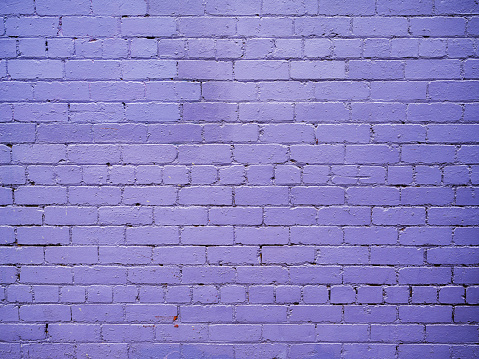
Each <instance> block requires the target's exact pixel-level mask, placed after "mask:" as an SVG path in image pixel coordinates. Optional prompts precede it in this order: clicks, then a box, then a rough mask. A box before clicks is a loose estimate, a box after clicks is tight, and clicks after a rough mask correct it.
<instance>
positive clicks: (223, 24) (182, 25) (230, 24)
mask: <svg viewBox="0 0 479 359" xmlns="http://www.w3.org/2000/svg"><path fill="white" fill-rule="evenodd" d="M235 30H236V26H235V19H233V18H229V17H196V18H195V17H184V18H181V19H180V20H179V32H180V34H182V35H184V36H187V37H208V36H217V35H221V36H228V35H234V34H235Z"/></svg>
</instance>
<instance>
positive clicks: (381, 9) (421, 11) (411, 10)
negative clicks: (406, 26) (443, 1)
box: [377, 0, 434, 15]
mask: <svg viewBox="0 0 479 359" xmlns="http://www.w3.org/2000/svg"><path fill="white" fill-rule="evenodd" d="M433 3H434V2H433V1H432V0H421V1H417V2H416V1H401V0H393V1H388V0H380V1H378V3H377V11H378V14H380V15H432V9H433Z"/></svg>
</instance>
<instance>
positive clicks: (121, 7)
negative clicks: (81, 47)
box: [60, 0, 146, 16]
mask: <svg viewBox="0 0 479 359" xmlns="http://www.w3.org/2000/svg"><path fill="white" fill-rule="evenodd" d="M92 9H93V14H95V15H110V16H111V15H145V14H146V1H145V0H135V1H124V0H123V1H118V2H110V1H106V0H94V1H92ZM60 14H61V13H60Z"/></svg>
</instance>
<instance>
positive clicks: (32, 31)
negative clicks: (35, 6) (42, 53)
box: [5, 17, 59, 36]
mask: <svg viewBox="0 0 479 359" xmlns="http://www.w3.org/2000/svg"><path fill="white" fill-rule="evenodd" d="M58 24H59V23H58V18H57V17H9V18H8V19H7V20H6V22H5V28H6V34H7V35H9V36H56V35H57V30H58Z"/></svg>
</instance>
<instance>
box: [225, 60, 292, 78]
mask: <svg viewBox="0 0 479 359" xmlns="http://www.w3.org/2000/svg"><path fill="white" fill-rule="evenodd" d="M234 73H235V79H237V80H286V79H288V77H289V70H288V63H287V62H286V61H281V60H267V61H262V60H244V61H236V62H235V64H234Z"/></svg>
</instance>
